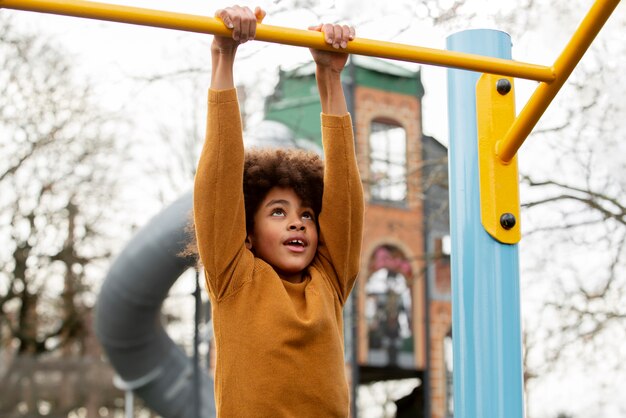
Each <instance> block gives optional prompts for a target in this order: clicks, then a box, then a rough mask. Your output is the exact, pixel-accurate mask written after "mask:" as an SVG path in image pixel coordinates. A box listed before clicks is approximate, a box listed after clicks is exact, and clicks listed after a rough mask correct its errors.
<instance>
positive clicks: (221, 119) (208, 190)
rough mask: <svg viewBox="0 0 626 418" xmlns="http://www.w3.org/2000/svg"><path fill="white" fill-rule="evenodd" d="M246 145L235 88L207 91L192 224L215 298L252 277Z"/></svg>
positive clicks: (207, 280)
mask: <svg viewBox="0 0 626 418" xmlns="http://www.w3.org/2000/svg"><path fill="white" fill-rule="evenodd" d="M243 163H244V148H243V134H242V125H241V116H240V113H239V104H238V101H237V92H236V90H235V89H229V90H210V91H209V98H208V116H207V127H206V140H205V142H204V146H203V148H202V153H201V154H200V161H199V163H198V170H197V172H196V177H195V183H194V199H193V200H194V206H193V211H194V223H195V232H196V240H197V243H198V250H199V252H200V260H201V262H202V265H203V266H204V270H205V277H206V283H207V287H208V289H209V292H210V293H211V295H212V296H213V297H214V298H216V299H217V300H219V299H221V298H223V297H225V296H227V295H228V294H230V293H231V292H233V291H235V290H236V289H237V288H238V287H239V286H240V285H241V284H243V283H244V282H245V278H246V277H250V276H251V271H252V268H253V264H254V262H253V256H252V254H251V253H250V252H249V251H248V250H247V249H246V247H245V238H246V222H245V209H244V202H243Z"/></svg>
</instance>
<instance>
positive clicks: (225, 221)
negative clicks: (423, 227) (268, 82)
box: [194, 6, 363, 418]
mask: <svg viewBox="0 0 626 418" xmlns="http://www.w3.org/2000/svg"><path fill="white" fill-rule="evenodd" d="M264 16H265V12H264V11H263V10H261V9H260V8H256V9H255V11H254V12H253V11H251V10H250V9H248V8H246V7H239V6H234V7H229V8H226V9H220V10H218V11H217V12H216V17H218V18H220V19H221V20H222V21H223V22H224V24H225V25H226V26H227V27H229V28H231V29H232V37H220V36H215V38H214V40H213V44H212V46H211V54H212V61H213V69H212V78H211V89H210V91H209V111H208V122H207V136H206V142H205V144H204V148H203V150H202V154H201V157H200V162H199V165H198V171H197V174H196V180H195V190H194V222H195V231H196V240H197V245H198V250H199V253H200V260H201V263H202V265H203V267H204V271H205V278H206V283H207V287H208V290H209V294H210V298H211V304H212V309H213V326H214V331H215V333H214V334H215V342H216V353H217V354H216V355H217V357H216V358H217V360H216V369H215V401H216V406H217V411H218V417H220V418H231V417H245V418H250V417H272V418H278V417H300V418H302V417H316V418H317V417H341V418H346V417H348V416H349V404H350V402H349V390H348V384H347V379H346V375H345V366H344V349H343V347H344V338H343V319H342V308H343V306H344V304H345V302H346V299H347V298H348V295H349V293H350V290H351V289H352V285H353V283H354V280H355V279H356V276H357V272H358V268H359V256H360V249H361V234H362V232H361V231H362V225H363V192H362V187H361V180H360V178H359V173H358V169H357V164H356V158H355V151H354V141H353V132H352V121H351V118H350V115H349V114H348V112H347V107H346V101H345V97H344V93H343V89H342V85H341V79H340V75H341V71H342V70H343V68H344V66H345V64H346V61H347V58H348V54H346V53H343V52H341V50H342V49H343V48H345V47H346V45H347V43H348V41H350V40H351V39H353V38H354V29H353V28H351V27H348V26H340V25H332V24H324V25H318V26H316V27H311V28H309V29H310V30H316V31H321V32H323V33H324V39H325V41H326V43H327V44H329V45H332V46H333V47H334V48H335V49H336V50H337V51H338V52H328V51H318V50H312V51H311V53H312V55H313V59H314V61H315V63H316V78H317V85H318V89H319V94H320V99H321V104H322V115H321V124H322V137H323V146H324V156H325V164H323V163H322V161H321V160H320V158H319V157H318V156H317V155H315V154H313V153H309V152H304V151H299V150H262V151H258V150H257V151H248V152H247V153H246V154H245V157H244V146H243V140H242V125H241V121H240V113H239V106H238V101H237V95H236V91H235V89H234V84H233V64H234V61H235V53H236V52H237V48H238V47H239V46H240V45H241V44H243V43H245V42H246V41H249V40H252V39H254V36H255V31H256V24H257V22H260V21H261V20H262V19H263V17H264ZM242 185H243V187H242Z"/></svg>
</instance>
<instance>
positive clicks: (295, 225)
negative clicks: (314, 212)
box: [289, 218, 304, 231]
mask: <svg viewBox="0 0 626 418" xmlns="http://www.w3.org/2000/svg"><path fill="white" fill-rule="evenodd" d="M289 229H290V230H291V231H304V222H302V219H300V218H298V219H296V220H294V221H292V222H291V223H290V224H289Z"/></svg>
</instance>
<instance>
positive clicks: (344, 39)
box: [309, 23, 355, 72]
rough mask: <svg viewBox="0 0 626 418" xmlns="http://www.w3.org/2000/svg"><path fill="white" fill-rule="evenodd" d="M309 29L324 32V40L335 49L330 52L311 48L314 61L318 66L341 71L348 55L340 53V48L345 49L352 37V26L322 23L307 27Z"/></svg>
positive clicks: (353, 32) (353, 34)
mask: <svg viewBox="0 0 626 418" xmlns="http://www.w3.org/2000/svg"><path fill="white" fill-rule="evenodd" d="M309 30H314V31H318V32H322V33H324V41H325V42H326V43H327V44H328V45H332V47H333V48H334V49H336V50H337V52H330V51H321V50H318V49H311V55H313V59H314V60H315V63H316V64H317V65H318V66H319V67H327V68H328V69H330V70H333V71H336V72H341V71H342V70H343V68H344V67H345V65H346V62H347V61H348V55H349V54H347V53H342V52H341V50H342V49H345V48H346V47H347V46H348V42H349V41H352V40H353V39H354V37H355V31H354V27H352V26H348V25H336V24H331V23H324V24H319V25H316V26H311V27H309Z"/></svg>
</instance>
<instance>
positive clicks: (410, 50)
mask: <svg viewBox="0 0 626 418" xmlns="http://www.w3.org/2000/svg"><path fill="white" fill-rule="evenodd" d="M0 8H7V9H17V10H27V11H33V12H41V13H52V14H59V15H65V16H74V17H83V18H89V19H98V20H107V21H112V22H120V23H131V24H137V25H144V26H154V27H160V28H167V29H177V30H183V31H188V32H199V33H210V34H214V35H229V34H230V29H227V28H226V27H225V26H224V25H223V23H222V22H221V21H220V20H218V19H215V18H213V17H205V16H196V15H190V14H182V13H174V12H165V11H158V10H152V9H144V8H138V7H130V6H120V5H113V4H106V3H96V2H90V1H82V0H65V1H63V0H56V1H55V0H0ZM256 39H257V40H261V41H266V42H274V43H281V44H287V45H294V46H302V47H307V48H316V49H326V50H333V49H332V47H330V46H328V45H327V44H326V43H325V42H324V39H323V36H322V35H321V34H320V33H318V32H315V31H308V30H301V29H290V28H283V27H278V26H270V25H265V24H260V25H258V27H257V35H256ZM346 52H348V53H351V54H357V55H369V56H374V57H380V58H390V59H395V60H401V61H409V62H417V63H421V64H429V65H437V66H442V67H451V68H459V69H465V70H471V71H478V72H482V73H489V74H499V75H506V76H511V77H519V78H525V79H529V80H536V81H543V82H552V81H553V80H554V79H555V75H554V72H553V70H552V69H551V68H550V67H546V66H541V65H535V64H527V63H523V62H516V61H512V60H505V59H501V58H492V57H484V56H481V55H475V54H467V53H462V52H453V51H445V50H438V49H431V48H422V47H417V46H411V45H405V44H399V43H393V42H384V41H374V40H369V39H363V38H357V39H355V40H354V41H351V42H350V43H349V44H348V47H347V48H346Z"/></svg>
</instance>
